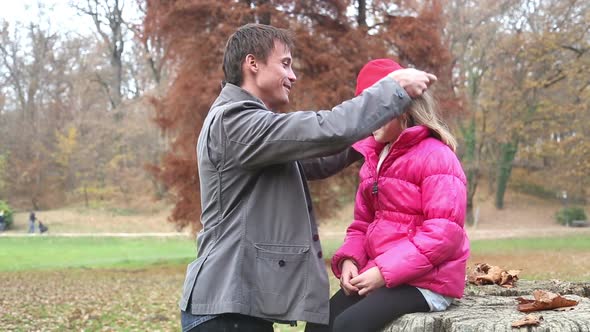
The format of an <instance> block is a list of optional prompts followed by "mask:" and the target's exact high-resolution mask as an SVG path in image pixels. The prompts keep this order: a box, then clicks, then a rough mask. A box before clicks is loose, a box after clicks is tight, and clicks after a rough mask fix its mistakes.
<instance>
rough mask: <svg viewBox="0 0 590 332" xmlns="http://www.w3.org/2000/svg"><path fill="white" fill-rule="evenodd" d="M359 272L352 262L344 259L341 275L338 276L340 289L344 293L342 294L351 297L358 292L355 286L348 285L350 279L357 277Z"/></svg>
mask: <svg viewBox="0 0 590 332" xmlns="http://www.w3.org/2000/svg"><path fill="white" fill-rule="evenodd" d="M358 274H359V270H358V267H357V266H356V264H354V261H353V260H351V259H346V260H344V261H343V262H342V275H341V276H340V288H342V290H343V291H344V294H346V295H351V294H356V293H357V292H358V291H359V290H358V288H356V287H355V286H353V285H351V284H350V279H352V278H354V277H356V276H358Z"/></svg>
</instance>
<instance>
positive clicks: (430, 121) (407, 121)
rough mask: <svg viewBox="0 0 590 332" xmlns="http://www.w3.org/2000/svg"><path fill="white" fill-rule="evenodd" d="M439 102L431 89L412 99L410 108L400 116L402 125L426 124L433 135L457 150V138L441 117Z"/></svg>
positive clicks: (406, 126)
mask: <svg viewBox="0 0 590 332" xmlns="http://www.w3.org/2000/svg"><path fill="white" fill-rule="evenodd" d="M437 113H438V104H437V102H436V100H435V99H434V96H433V95H432V93H430V92H429V90H426V91H424V93H423V94H422V96H420V97H419V98H416V99H414V100H412V104H411V105H410V109H409V110H408V111H407V112H406V113H405V114H404V115H402V116H401V117H400V123H401V127H402V128H403V129H406V128H408V127H413V126H418V125H424V126H426V127H428V128H429V129H430V131H431V132H432V135H433V136H434V137H436V138H437V139H438V140H440V141H441V142H443V143H445V144H446V145H448V146H449V148H451V150H453V151H456V150H457V139H455V137H454V136H453V134H451V132H450V130H449V128H448V127H447V125H446V124H445V123H444V122H443V121H442V119H441V118H440V117H439V115H438V114H437Z"/></svg>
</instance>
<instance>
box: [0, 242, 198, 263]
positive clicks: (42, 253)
mask: <svg viewBox="0 0 590 332" xmlns="http://www.w3.org/2000/svg"><path fill="white" fill-rule="evenodd" d="M195 253H196V249H195V243H194V241H193V240H191V239H189V238H185V237H175V238H153V237H149V238H148V237H145V238H119V237H48V236H47V237H45V236H33V237H14V238H10V237H6V238H0V271H18V270H35V269H45V270H47V269H62V268H73V267H86V268H95V267H99V268H107V267H141V266H145V265H152V264H162V263H165V264H169V263H174V264H180V263H187V262H190V261H191V260H193V259H194V258H195Z"/></svg>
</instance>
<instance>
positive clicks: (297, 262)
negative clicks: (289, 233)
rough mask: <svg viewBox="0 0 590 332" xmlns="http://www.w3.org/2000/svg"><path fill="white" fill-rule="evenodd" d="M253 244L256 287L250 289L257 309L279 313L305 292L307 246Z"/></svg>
mask: <svg viewBox="0 0 590 332" xmlns="http://www.w3.org/2000/svg"><path fill="white" fill-rule="evenodd" d="M254 246H255V248H256V267H255V273H256V280H257V287H256V289H254V290H253V291H254V292H255V293H257V294H256V295H255V298H256V304H257V306H258V309H259V310H260V312H262V313H263V314H266V315H269V316H279V315H283V314H285V313H286V312H288V311H289V309H291V307H292V306H294V305H296V304H297V302H298V301H299V299H301V297H302V296H303V294H305V290H306V282H307V274H308V271H307V265H306V261H307V260H308V256H309V246H292V245H278V244H262V243H256V244H255V245H254Z"/></svg>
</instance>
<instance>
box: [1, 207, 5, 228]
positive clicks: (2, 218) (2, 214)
mask: <svg viewBox="0 0 590 332" xmlns="http://www.w3.org/2000/svg"><path fill="white" fill-rule="evenodd" d="M5 228H6V223H5V221H4V210H0V232H3V231H4V229H5Z"/></svg>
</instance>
